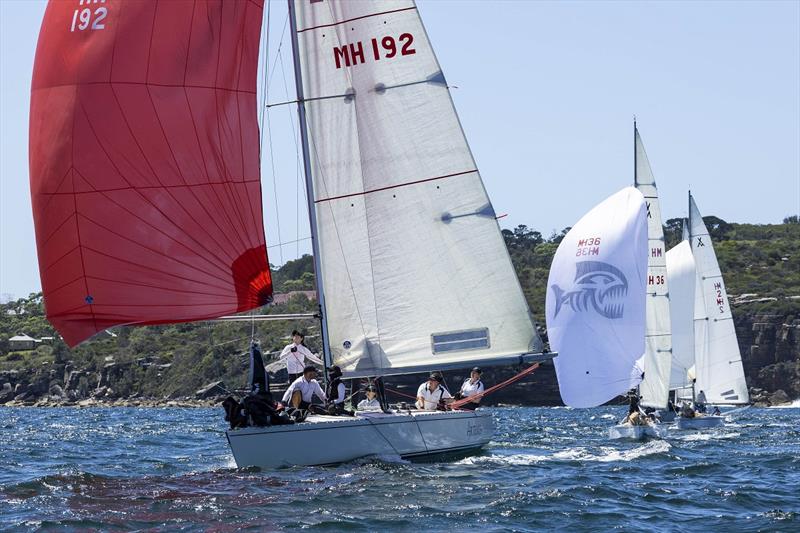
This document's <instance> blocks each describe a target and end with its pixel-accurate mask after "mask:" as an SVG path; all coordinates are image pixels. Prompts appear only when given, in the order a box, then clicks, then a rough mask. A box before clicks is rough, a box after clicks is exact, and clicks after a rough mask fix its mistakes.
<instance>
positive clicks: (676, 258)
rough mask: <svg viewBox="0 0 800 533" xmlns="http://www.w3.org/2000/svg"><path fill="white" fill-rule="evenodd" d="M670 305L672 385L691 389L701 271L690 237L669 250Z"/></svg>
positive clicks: (677, 387) (674, 387) (670, 386)
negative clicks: (697, 282) (696, 307)
mask: <svg viewBox="0 0 800 533" xmlns="http://www.w3.org/2000/svg"><path fill="white" fill-rule="evenodd" d="M667 277H668V278H669V292H670V298H669V309H670V322H671V325H672V370H671V372H670V378H669V388H670V389H688V388H690V387H691V386H692V382H691V380H690V379H689V377H688V372H689V369H690V368H692V366H693V365H694V352H695V346H694V339H695V333H694V306H695V285H696V279H697V274H696V271H695V266H694V257H693V256H692V247H691V246H690V245H689V241H688V240H684V241H681V242H680V243H679V244H678V245H677V246H675V247H673V248H672V249H671V250H670V251H668V252H667Z"/></svg>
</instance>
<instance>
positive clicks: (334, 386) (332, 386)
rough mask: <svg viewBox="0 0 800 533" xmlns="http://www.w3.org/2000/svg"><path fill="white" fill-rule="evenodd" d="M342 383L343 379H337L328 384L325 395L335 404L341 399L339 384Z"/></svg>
mask: <svg viewBox="0 0 800 533" xmlns="http://www.w3.org/2000/svg"><path fill="white" fill-rule="evenodd" d="M341 382H342V378H341V377H335V378H333V379H332V380H331V381H330V382H329V383H328V387H327V390H326V391H325V395H326V396H327V397H328V399H329V400H330V401H331V402H333V403H336V400H338V399H339V383H341Z"/></svg>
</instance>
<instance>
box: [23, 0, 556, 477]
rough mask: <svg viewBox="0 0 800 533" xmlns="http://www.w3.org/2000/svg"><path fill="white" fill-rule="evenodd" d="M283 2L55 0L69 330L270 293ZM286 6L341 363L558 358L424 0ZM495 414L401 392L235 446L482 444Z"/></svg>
mask: <svg viewBox="0 0 800 533" xmlns="http://www.w3.org/2000/svg"><path fill="white" fill-rule="evenodd" d="M262 14H263V2H261V1H260V0H250V1H248V2H233V3H224V4H223V3H221V2H160V3H149V2H130V3H112V2H108V3H106V2H103V1H102V0H101V1H100V2H94V3H92V4H90V5H87V6H84V5H83V4H81V5H79V6H77V8H76V6H75V5H74V4H72V3H67V2H51V3H50V4H49V5H48V8H47V12H46V14H45V18H44V21H43V24H42V30H41V33H40V38H39V44H38V48H37V54H36V63H35V67H34V77H33V84H32V101H31V131H30V146H31V175H30V180H31V193H32V203H33V209H34V220H35V224H36V235H37V248H38V251H39V264H40V272H41V276H42V286H43V290H44V297H45V302H46V307H47V313H48V318H49V320H50V321H51V322H52V323H53V324H54V326H55V327H56V328H57V329H58V330H59V332H60V333H61V334H62V336H63V338H64V339H65V340H66V342H68V343H69V344H70V345H75V344H77V343H78V342H81V341H83V340H85V339H87V338H89V337H91V336H92V335H93V334H95V333H97V332H100V331H104V330H105V329H107V328H109V327H112V326H115V325H120V324H126V325H143V324H159V323H172V322H180V321H194V320H204V319H209V318H214V317H220V316H223V315H227V314H230V313H235V312H242V311H247V310H250V309H254V308H257V307H259V306H262V305H264V304H266V303H268V302H269V300H270V298H271V295H272V281H271V277H270V272H269V267H268V261H267V254H266V244H265V238H264V229H263V220H262V219H263V214H262V208H261V186H260V175H259V174H260V153H259V145H260V144H259V136H258V120H257V116H258V111H257V90H256V85H257V83H256V80H257V76H258V72H257V69H258V49H259V46H258V43H259V36H260V32H261V26H260V21H261V20H262V18H263V17H262ZM289 19H290V28H291V34H292V44H293V55H294V67H295V79H296V88H297V108H298V115H299V122H300V134H301V135H300V137H301V141H302V143H301V145H302V153H303V154H302V155H303V162H304V171H305V177H306V189H307V193H308V195H307V201H308V205H309V217H310V227H311V232H312V247H313V255H314V265H315V271H316V283H317V295H318V303H319V315H320V316H321V334H322V347H323V357H324V361H325V364H326V367H327V366H330V365H333V364H335V365H338V366H339V367H341V369H342V370H343V371H344V373H345V377H348V378H355V377H367V376H369V377H375V376H390V375H395V374H408V373H414V372H427V371H430V370H445V369H449V368H464V367H469V366H472V365H474V364H476V363H480V364H482V365H491V364H503V363H512V362H513V363H519V362H524V361H541V360H546V359H550V358H552V357H553V355H554V354H552V353H548V354H542V353H541V351H542V343H541V340H540V339H539V337H538V335H537V333H536V330H535V327H534V322H533V319H532V315H531V312H530V309H529V308H528V305H527V303H526V301H525V298H524V295H523V293H522V290H521V287H520V284H519V281H518V280H517V278H516V275H515V273H514V269H513V266H512V264H511V260H510V258H509V255H508V252H507V250H506V248H505V244H504V241H503V239H502V236H501V234H500V229H499V226H498V223H497V220H496V217H495V213H494V210H493V208H492V205H491V203H490V201H489V198H488V196H487V194H486V190H485V188H484V186H483V182H482V180H481V177H480V174H479V172H478V170H477V167H476V165H475V161H474V159H473V157H472V154H471V152H470V150H469V146H468V144H467V141H466V138H465V136H464V132H463V130H462V128H461V124H460V122H459V120H458V116H457V115H456V112H455V108H454V106H453V102H452V99H451V97H450V93H449V89H448V86H447V82H446V80H445V77H444V74H443V73H442V70H441V68H440V66H439V63H438V61H437V59H436V56H435V55H434V53H433V50H432V48H431V44H430V42H429V40H428V37H427V34H426V32H425V28H424V26H423V25H422V21H421V19H420V16H419V13H418V12H417V8H416V5H415V3H414V2H413V1H411V0H380V1H374V2H348V1H337V0H310V1H304V0H303V1H301V0H290V1H289ZM384 407H387V406H384ZM310 432H313V433H310ZM493 433H494V421H493V419H492V416H491V414H490V413H489V412H487V411H485V410H480V409H479V410H477V411H457V410H456V411H446V412H432V411H412V410H404V411H402V412H400V411H397V410H390V409H388V408H387V409H384V411H382V412H377V413H375V412H373V413H369V414H364V415H359V416H357V417H331V416H313V415H312V416H309V417H308V418H307V420H306V422H305V423H301V424H296V425H286V426H272V427H263V428H244V429H238V430H230V431H228V432H227V438H228V442H229V443H230V446H231V449H232V452H233V456H234V459H235V461H236V464H237V465H238V466H240V467H245V466H257V467H262V468H271V467H278V466H288V465H319V464H329V463H338V462H343V461H348V460H351V459H355V458H358V457H363V456H367V455H374V454H386V453H390V454H396V455H399V456H401V457H404V458H405V457H407V458H414V457H424V456H435V455H440V454H446V453H454V452H456V453H462V452H470V451H474V450H477V449H480V448H481V447H482V446H484V445H485V444H486V443H488V442H489V440H490V439H491V437H492V435H493ZM312 436H313V439H311V438H310V437H312ZM311 441H313V442H314V443H315V445H314V446H309V445H308V443H309V442H311ZM320 444H321V445H320Z"/></svg>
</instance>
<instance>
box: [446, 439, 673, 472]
mask: <svg viewBox="0 0 800 533" xmlns="http://www.w3.org/2000/svg"><path fill="white" fill-rule="evenodd" d="M671 448H672V446H670V444H669V443H668V442H667V441H663V440H656V441H651V442H648V443H645V444H642V445H641V446H637V447H636V448H632V449H630V450H622V451H620V450H618V449H616V448H613V447H610V446H602V447H600V448H599V449H597V450H596V451H592V450H590V449H588V448H583V447H578V448H569V449H566V450H562V451H559V452H556V453H554V454H552V455H541V454H527V453H516V454H511V455H480V456H476V457H467V458H465V459H462V460H461V461H459V463H460V464H496V465H507V466H528V465H533V464H537V463H542V462H546V461H592V462H601V463H610V462H615V461H633V460H635V459H639V458H641V457H647V456H648V455H656V454H660V453H666V452H667V451H669V450H670V449H671Z"/></svg>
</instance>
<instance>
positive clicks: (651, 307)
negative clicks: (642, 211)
mask: <svg viewBox="0 0 800 533" xmlns="http://www.w3.org/2000/svg"><path fill="white" fill-rule="evenodd" d="M633 136H634V150H635V156H634V159H635V174H634V182H635V184H636V188H637V189H639V191H640V192H641V193H642V194H643V195H644V200H645V203H646V204H647V234H648V240H647V243H648V246H647V250H648V251H647V253H648V259H647V340H646V349H645V354H644V363H643V369H642V370H643V371H644V379H643V380H642V383H641V384H640V385H639V392H640V394H641V397H642V399H641V402H640V403H641V404H642V405H643V406H646V407H656V408H664V407H666V406H667V400H668V398H669V381H670V366H671V360H672V340H671V333H670V332H671V328H670V310H669V309H670V308H669V290H668V287H669V284H668V276H667V263H666V254H665V250H666V248H665V246H664V229H663V227H662V225H661V206H660V205H659V202H658V190H657V189H656V180H655V178H654V177H653V172H652V170H651V169H650V162H649V161H648V159H647V154H646V153H645V150H644V144H642V139H641V137H640V136H639V131H638V130H637V129H636V126H634V128H633Z"/></svg>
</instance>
